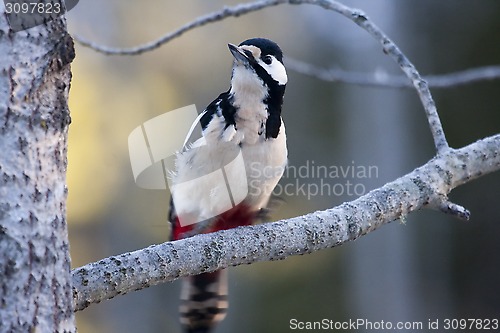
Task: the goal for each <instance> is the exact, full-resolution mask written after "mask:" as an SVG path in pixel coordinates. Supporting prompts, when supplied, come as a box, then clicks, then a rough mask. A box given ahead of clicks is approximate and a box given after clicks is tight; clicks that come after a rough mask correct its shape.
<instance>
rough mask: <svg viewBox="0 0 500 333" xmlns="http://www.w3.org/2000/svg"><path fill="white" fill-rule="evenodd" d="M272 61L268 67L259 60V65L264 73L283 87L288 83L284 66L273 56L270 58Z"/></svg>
mask: <svg viewBox="0 0 500 333" xmlns="http://www.w3.org/2000/svg"><path fill="white" fill-rule="evenodd" d="M271 57H272V58H273V61H272V62H271V64H270V65H268V64H266V63H265V62H263V61H262V60H259V64H260V65H261V66H262V68H264V69H265V70H266V72H267V73H268V74H269V75H271V77H272V78H273V80H275V81H277V82H278V83H279V84H280V85H284V84H286V83H287V82H288V76H287V75H286V70H285V66H283V64H282V63H281V62H279V61H278V60H277V59H276V58H275V57H274V56H271Z"/></svg>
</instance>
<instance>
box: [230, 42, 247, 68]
mask: <svg viewBox="0 0 500 333" xmlns="http://www.w3.org/2000/svg"><path fill="white" fill-rule="evenodd" d="M227 46H228V47H229V51H231V53H232V54H233V57H234V59H236V61H237V62H238V63H242V64H247V63H249V62H250V59H249V58H248V56H247V55H246V54H245V51H243V49H242V48H241V47H238V46H236V45H234V44H231V43H229V44H227Z"/></svg>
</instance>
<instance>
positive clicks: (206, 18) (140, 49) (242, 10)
mask: <svg viewBox="0 0 500 333" xmlns="http://www.w3.org/2000/svg"><path fill="white" fill-rule="evenodd" d="M286 2H287V1H286V0H263V1H256V2H250V3H246V4H240V5H236V6H233V7H224V8H222V9H221V10H219V11H216V12H213V13H210V14H207V15H203V16H200V17H198V18H197V19H196V20H194V21H192V22H189V23H187V24H185V25H183V26H182V27H180V28H178V29H177V30H175V31H172V32H169V33H167V34H165V35H163V36H162V37H160V38H158V39H157V40H155V41H152V42H149V43H146V44H144V45H139V46H135V47H131V48H113V47H108V46H104V45H98V44H96V43H94V42H92V41H90V40H88V39H86V38H83V37H80V36H78V35H74V36H73V38H74V39H75V40H76V41H77V42H79V43H80V44H82V45H83V46H87V47H90V48H92V49H94V50H96V51H98V52H101V53H104V54H107V55H138V54H141V53H144V52H148V51H152V50H154V49H157V48H159V47H160V46H162V45H163V44H166V43H168V42H170V41H171V40H173V39H175V38H177V37H180V36H181V35H182V34H184V33H185V32H187V31H189V30H193V29H195V28H199V27H202V26H204V25H206V24H208V23H213V22H217V21H222V20H223V19H225V18H228V17H237V16H240V15H244V14H248V13H252V12H255V11H258V10H261V9H263V8H266V7H271V6H276V5H279V4H281V3H286Z"/></svg>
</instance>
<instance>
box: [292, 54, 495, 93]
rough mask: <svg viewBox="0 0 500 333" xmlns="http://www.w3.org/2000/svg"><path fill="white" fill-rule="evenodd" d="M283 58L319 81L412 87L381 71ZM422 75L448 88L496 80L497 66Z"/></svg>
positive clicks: (385, 86)
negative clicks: (320, 64) (352, 69)
mask: <svg viewBox="0 0 500 333" xmlns="http://www.w3.org/2000/svg"><path fill="white" fill-rule="evenodd" d="M285 61H286V67H287V69H289V70H292V71H294V72H297V73H300V74H303V75H307V76H312V77H314V78H317V79H319V80H322V81H327V82H338V83H348V84H354V85H359V86H372V87H379V88H413V85H412V83H411V82H410V81H409V80H408V78H407V77H406V76H399V75H390V74H387V73H385V72H375V73H361V72H352V71H345V70H342V69H339V68H323V67H319V66H315V65H312V64H310V63H307V62H303V61H300V60H297V59H293V58H290V57H287V58H286V59H285ZM424 79H425V80H426V81H427V82H428V84H429V87H432V88H441V89H444V88H452V87H457V86H462V85H467V84H472V83H476V82H480V81H490V80H498V79H500V66H485V67H478V68H473V69H467V70H463V71H458V72H453V73H448V74H442V75H428V76H425V77H424Z"/></svg>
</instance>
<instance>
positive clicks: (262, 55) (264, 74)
mask: <svg viewBox="0 0 500 333" xmlns="http://www.w3.org/2000/svg"><path fill="white" fill-rule="evenodd" d="M228 47H229V50H230V51H231V53H232V54H233V57H234V64H233V76H232V84H233V85H234V84H244V85H252V84H254V85H256V86H257V85H260V86H266V87H268V88H271V87H272V86H279V87H282V88H284V86H285V85H286V83H287V80H288V78H287V75H286V70H285V66H283V52H282V51H281V49H280V47H279V46H278V44H276V43H275V42H273V41H271V40H269V39H265V38H252V39H247V40H245V41H244V42H242V43H241V44H240V45H238V46H236V45H234V44H228Z"/></svg>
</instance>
